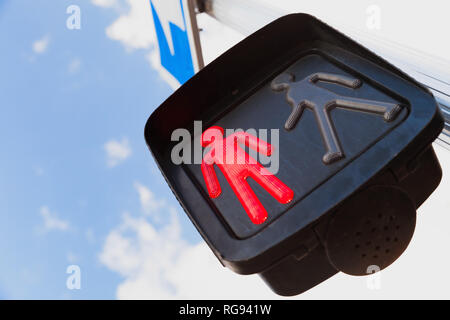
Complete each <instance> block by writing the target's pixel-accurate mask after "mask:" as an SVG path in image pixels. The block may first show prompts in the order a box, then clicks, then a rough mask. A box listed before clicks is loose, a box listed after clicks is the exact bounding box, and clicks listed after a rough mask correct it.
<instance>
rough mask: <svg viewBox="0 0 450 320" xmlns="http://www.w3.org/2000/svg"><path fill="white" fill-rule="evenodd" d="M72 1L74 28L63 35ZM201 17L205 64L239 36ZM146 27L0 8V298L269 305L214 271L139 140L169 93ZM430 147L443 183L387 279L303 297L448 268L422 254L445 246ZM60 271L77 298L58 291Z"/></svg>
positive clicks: (58, 6)
mask: <svg viewBox="0 0 450 320" xmlns="http://www.w3.org/2000/svg"><path fill="white" fill-rule="evenodd" d="M73 4H76V5H78V6H79V7H80V8H81V29H80V30H69V29H68V28H67V27H66V20H67V18H68V17H69V15H68V14H67V13H66V9H67V7H68V6H69V5H73ZM208 19H209V18H208V17H205V16H199V25H200V27H202V28H203V29H204V30H205V31H203V33H202V34H201V37H202V45H203V46H204V47H203V50H204V52H203V53H204V56H205V60H206V62H208V61H211V60H212V59H213V58H214V57H215V56H217V55H218V54H219V53H220V52H222V51H223V50H225V49H226V48H227V47H229V46H230V45H232V44H233V43H235V42H236V41H239V40H240V39H241V38H242V36H241V35H237V34H236V33H233V31H231V30H228V29H226V28H225V27H224V26H222V25H220V24H217V23H215V22H214V21H212V20H208ZM152 28H153V25H152V22H151V13H150V6H149V4H148V1H144V0H67V1H66V0H58V1H55V0H33V1H32V0H0V39H1V43H2V47H1V51H2V54H1V57H2V59H0V70H1V72H0V105H1V109H0V110H2V115H1V117H0V145H1V146H2V150H3V152H2V157H0V299H14V298H39V299H49V298H54V299H90V298H96V299H113V298H122V299H127V298H201V297H203V298H275V297H276V296H275V295H274V294H272V293H271V292H270V290H269V289H268V288H267V287H266V286H265V285H264V284H263V283H262V281H261V280H260V279H258V278H257V277H256V276H247V277H242V276H238V275H235V274H233V273H232V272H231V271H230V270H227V269H225V268H222V266H221V265H220V264H219V262H218V261H217V259H216V258H215V257H214V256H213V254H212V253H211V252H210V250H209V249H208V248H207V246H206V245H205V244H204V243H203V241H202V240H201V238H200V236H199V235H198V233H197V232H196V230H195V228H194V227H193V226H192V224H191V223H190V221H189V220H188V219H187V217H186V216H185V215H184V213H183V212H182V210H181V208H180V207H179V205H178V203H177V202H176V200H175V199H174V197H173V195H172V193H171V191H170V190H169V188H168V187H167V186H166V184H165V182H164V179H163V178H162V176H161V174H160V173H159V171H158V169H157V167H156V165H155V163H154V161H153V159H152V157H151V155H150V152H149V151H148V149H147V147H146V145H145V141H144V136H143V131H144V125H145V122H146V120H147V118H148V116H149V115H150V114H151V112H152V111H153V110H154V109H155V108H156V107H157V106H159V104H160V103H161V102H163V101H164V100H165V99H166V98H167V97H168V96H169V95H170V94H171V93H172V92H173V87H171V86H170V85H169V84H167V82H166V81H165V80H167V75H166V74H165V73H164V72H162V71H161V68H160V67H159V65H158V56H157V51H156V47H155V37H154V31H153V29H152ZM436 148H439V147H436ZM437 151H438V155H439V156H440V157H441V163H443V164H444V165H443V166H444V180H443V183H442V184H441V187H440V189H438V191H437V192H436V193H435V194H434V195H433V196H432V198H430V200H429V201H428V202H427V203H426V204H425V205H424V207H423V209H421V210H422V212H423V211H427V214H426V215H425V216H424V218H421V219H422V221H421V223H420V224H418V229H417V231H416V237H415V238H414V239H413V242H412V243H411V245H410V249H408V250H409V251H407V253H409V254H406V255H405V257H402V258H401V259H399V261H398V263H396V264H395V265H394V266H393V267H390V268H389V269H388V270H387V271H386V272H384V271H383V279H385V280H383V281H384V282H383V283H384V286H383V290H384V291H379V292H374V291H368V289H367V285H366V280H365V279H363V278H349V277H348V276H345V275H338V276H335V277H333V278H332V279H330V280H328V281H327V282H326V284H323V285H320V286H318V287H317V288H314V289H313V290H311V291H309V292H308V293H307V294H306V295H302V298H303V297H305V298H308V297H322V298H324V297H328V298H330V297H331V298H333V297H334V298H336V297H340V298H344V297H369V298H374V297H375V298H377V297H384V298H386V297H396V295H399V294H403V295H405V294H406V295H408V294H411V295H412V296H413V297H416V296H415V295H414V291H411V290H409V289H408V288H409V285H410V280H411V277H413V276H414V272H415V271H414V270H416V269H415V268H410V266H412V265H416V264H417V263H423V262H421V261H422V260H424V259H425V258H423V257H428V258H429V260H431V259H434V261H435V262H436V264H438V265H440V266H441V267H442V269H443V270H446V269H448V268H450V259H447V258H445V257H442V259H441V258H439V259H438V258H436V257H441V255H439V254H437V253H436V252H434V251H433V250H430V249H429V248H434V245H433V244H435V243H445V242H446V241H447V242H448V241H450V240H449V235H448V232H447V230H446V229H445V228H444V227H443V226H446V225H448V223H449V221H448V219H450V218H447V216H445V215H433V214H430V213H433V212H442V211H443V212H445V210H444V209H445V208H448V206H450V203H449V200H447V199H448V197H447V196H446V195H448V186H449V180H448V179H449V178H448V177H447V176H446V175H445V172H447V169H445V168H448V163H450V158H449V153H448V152H445V151H443V150H440V149H437ZM445 165H446V166H445ZM442 186H443V187H442ZM444 188H446V189H444ZM443 208H444V209H443ZM415 239H417V240H415ZM421 257H422V258H423V259H422V258H421ZM436 259H438V260H436ZM69 265H78V266H79V267H80V270H81V289H80V290H69V289H68V288H67V287H66V279H67V277H68V276H69V275H68V274H66V269H67V267H68V266H69ZM405 270H410V272H409V273H405ZM429 276H430V277H439V273H436V275H434V274H433V275H429ZM437 279H438V278H436V281H437ZM428 280H429V278H428V277H420V278H418V279H415V283H416V285H420V288H421V290H420V291H417V292H430V290H429V289H430V288H431V287H430V286H431V285H432V282H431V281H428ZM447 280H448V279H447V278H446V279H444V280H443V279H441V278H439V281H441V282H442V281H447ZM343 287H345V288H347V289H348V290H347V291H346V292H342V288H343ZM218 288H220V290H218ZM405 290H406V291H405Z"/></svg>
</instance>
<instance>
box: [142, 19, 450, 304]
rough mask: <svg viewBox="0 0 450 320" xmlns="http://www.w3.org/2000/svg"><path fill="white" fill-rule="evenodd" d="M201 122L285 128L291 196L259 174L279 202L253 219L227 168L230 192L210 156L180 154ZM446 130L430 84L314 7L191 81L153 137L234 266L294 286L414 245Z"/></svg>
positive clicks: (168, 173)
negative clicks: (196, 159)
mask: <svg viewBox="0 0 450 320" xmlns="http://www.w3.org/2000/svg"><path fill="white" fill-rule="evenodd" d="M302 81H303V83H302ZM314 88H316V89H314ZM317 88H318V89H317ZM325 98H327V99H325ZM194 121H202V123H203V128H204V129H206V128H208V127H211V126H215V125H218V126H221V127H223V128H242V129H244V130H246V129H249V128H256V129H261V128H263V129H273V128H275V129H279V152H280V155H279V157H280V161H279V171H278V173H277V174H276V176H277V177H278V178H279V179H281V181H283V182H285V183H286V184H287V185H288V186H289V187H291V188H292V189H293V191H294V198H293V200H292V201H291V202H289V203H288V204H280V203H278V202H277V201H275V200H274V199H273V198H271V197H270V196H269V195H267V192H265V191H264V189H262V188H261V187H260V186H258V185H257V184H256V183H253V182H249V184H250V185H251V187H252V188H253V190H254V192H255V194H256V195H257V197H258V198H259V199H260V201H261V203H262V204H263V206H264V207H265V208H266V209H267V211H268V213H269V215H268V216H269V217H268V219H267V220H266V221H265V222H264V223H261V224H253V223H251V221H250V220H249V219H248V217H247V216H246V214H245V211H244V210H243V208H242V205H241V204H240V203H239V201H238V200H237V198H236V194H234V193H233V190H231V188H230V187H229V185H228V183H227V180H226V179H225V178H224V177H223V175H221V173H220V171H219V170H218V169H217V168H216V173H217V176H218V181H219V182H220V185H221V186H222V189H223V192H222V194H221V195H220V196H219V197H217V198H214V199H212V198H211V197H210V196H209V195H208V191H207V188H206V186H205V181H204V180H203V177H202V171H201V168H200V165H199V164H181V165H176V164H174V163H173V162H172V161H171V150H172V148H173V146H174V145H175V144H176V142H174V141H171V135H172V132H173V131H174V130H176V129H178V128H185V129H187V130H189V131H190V132H191V133H194V128H193V125H194ZM442 128H443V118H442V116H441V114H440V111H439V108H438V106H437V104H436V102H435V100H434V98H433V96H432V94H431V93H430V92H429V91H428V90H427V89H426V88H424V87H423V86H422V85H421V84H419V83H418V82H416V81H415V80H414V79H412V78H411V77H409V76H407V75H406V74H404V73H403V72H401V71H400V70H398V69H397V68H395V67H394V66H392V65H391V64H389V63H388V62H386V61H385V60H383V59H382V58H380V57H379V56H377V55H375V54H374V53H372V52H370V51H369V50H367V49H365V48H364V47H362V46H361V45H359V44H358V43H356V42H354V41H353V40H351V39H349V38H348V37H346V36H344V35H343V34H341V33H339V32H338V31H336V30H334V29H332V28H331V27H329V26H328V25H326V24H324V23H323V22H321V21H319V20H317V19H316V18H314V17H312V16H309V15H306V14H292V15H288V16H285V17H282V18H280V19H278V20H276V21H274V22H272V23H270V24H269V25H267V26H266V27H264V28H262V29H261V30H259V31H257V32H255V33H254V34H252V35H251V36H250V37H248V38H246V39H245V40H243V41H242V42H240V43H239V44H237V45H236V46H234V47H233V48H231V49H230V50H228V51H227V52H226V53H224V54H223V55H221V56H220V57H219V58H217V59H216V60H215V61H213V62H212V63H210V64H209V65H207V66H206V67H205V68H204V69H203V70H201V71H200V72H199V73H198V74H196V75H195V76H194V77H193V78H192V79H190V80H189V81H188V82H187V83H185V84H184V85H183V86H182V87H181V88H180V89H178V90H177V91H176V92H175V93H174V94H173V95H172V96H170V97H169V98H168V99H167V100H166V101H165V102H164V103H163V104H162V105H161V106H160V107H159V108H158V109H157V110H156V111H154V112H153V114H152V115H151V116H150V118H149V120H148V122H147V124H146V128H145V139H146V142H147V144H148V146H149V148H150V151H151V152H152V154H153V156H154V158H155V160H156V162H157V163H158V166H159V168H160V170H161V172H162V173H163V175H164V177H165V178H166V180H167V182H168V184H169V185H170V187H171V189H172V191H173V192H174V194H175V195H176V197H177V199H178V201H179V202H180V204H181V206H182V207H183V208H184V210H185V211H186V213H187V214H188V216H189V217H190V219H191V221H192V222H193V223H194V225H195V226H196V228H197V229H198V231H199V232H200V233H201V235H202V236H203V238H204V239H205V241H206V242H207V243H208V245H209V246H210V248H211V249H212V251H213V252H214V253H215V255H216V256H217V258H218V259H219V260H220V261H221V262H222V264H223V265H225V266H227V267H229V268H231V269H232V270H234V271H235V272H237V273H241V274H251V273H258V274H260V276H261V277H262V278H263V279H264V281H265V282H266V283H267V284H268V285H269V286H270V287H271V288H272V289H273V290H274V291H275V292H277V293H278V294H281V295H294V294H299V293H301V292H304V291H306V290H308V289H309V288H311V287H313V286H315V285H317V284H318V283H320V282H322V281H323V280H326V279H327V278H329V277H331V276H332V275H334V274H335V273H337V272H339V271H342V272H345V273H348V274H352V275H364V274H367V273H368V272H369V271H368V268H370V267H371V266H376V267H377V268H379V269H383V268H385V267H387V266H388V265H390V264H391V263H392V262H393V261H395V260H396V259H397V258H398V257H399V256H400V255H401V254H402V252H403V251H404V250H405V249H406V247H407V245H408V243H409V241H410V239H411V237H412V234H413V232H414V227H415V217H416V209H417V208H418V207H419V206H420V205H421V204H422V203H423V202H424V201H425V199H427V197H428V196H429V195H430V194H431V193H432V192H433V190H434V189H435V188H436V187H437V186H438V184H439V182H440V179H441V169H440V166H439V163H438V160H437V158H436V156H435V154H434V151H433V148H432V146H431V143H432V142H433V140H434V139H435V138H436V137H437V136H438V134H439V133H440V132H441V130H442ZM199 139H200V137H199V136H198V135H197V136H195V135H194V138H193V140H192V146H193V145H195V144H196V143H199ZM327 155H328V156H327ZM370 270H373V269H370ZM199 280H200V279H199Z"/></svg>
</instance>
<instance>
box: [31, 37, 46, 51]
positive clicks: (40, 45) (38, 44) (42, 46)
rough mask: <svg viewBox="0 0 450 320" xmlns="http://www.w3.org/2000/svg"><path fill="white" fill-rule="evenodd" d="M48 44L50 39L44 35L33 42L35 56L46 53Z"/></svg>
mask: <svg viewBox="0 0 450 320" xmlns="http://www.w3.org/2000/svg"><path fill="white" fill-rule="evenodd" d="M49 43H50V37H49V36H48V35H46V36H44V37H42V38H41V39H38V40H36V41H35V42H33V51H34V52H35V53H37V54H43V53H45V52H46V51H47V48H48V45H49Z"/></svg>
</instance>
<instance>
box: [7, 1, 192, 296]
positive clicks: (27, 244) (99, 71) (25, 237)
mask: <svg viewBox="0 0 450 320" xmlns="http://www.w3.org/2000/svg"><path fill="white" fill-rule="evenodd" d="M74 3H76V4H78V5H79V6H80V8H81V14H82V16H81V17H82V20H81V23H82V24H81V29H80V30H69V29H67V28H66V19H67V18H68V16H69V15H67V14H66V8H67V7H68V6H69V5H70V4H74ZM117 15H118V13H117V11H114V10H105V9H104V8H100V7H97V6H94V5H92V4H91V2H90V1H87V0H86V1H73V0H72V1H61V0H58V1H54V0H41V1H29V0H14V1H8V0H6V1H2V2H1V5H0V39H2V42H3V44H4V45H3V46H2V59H1V60H0V70H2V71H1V73H0V103H1V105H2V108H1V110H3V116H2V117H0V136H1V137H0V141H1V144H2V145H3V147H4V150H5V151H4V153H3V155H4V156H3V157H1V158H0V168H1V169H0V170H1V171H0V172H1V174H0V176H1V179H0V210H1V212H2V214H1V215H0V237H1V238H0V253H1V257H2V258H1V260H2V262H1V263H0V295H1V296H2V297H4V298H5V297H6V298H64V297H68V298H69V297H70V298H114V297H115V288H116V287H117V285H118V283H119V281H120V279H119V277H118V276H117V275H116V274H115V273H114V272H110V271H108V270H107V268H105V266H103V265H102V264H101V263H100V262H99V258H98V254H99V252H100V251H101V250H102V245H103V241H104V238H105V236H106V235H107V234H108V232H109V230H111V229H112V228H113V227H114V226H116V225H118V224H119V223H120V221H121V217H122V213H123V211H126V210H128V211H130V212H140V210H141V209H140V203H139V195H138V193H137V192H136V188H135V187H134V184H135V183H136V182H139V183H141V184H143V185H146V186H147V187H148V188H151V189H152V190H155V191H154V192H155V195H156V196H157V197H158V198H168V199H169V200H170V201H173V198H172V195H171V193H170V191H169V190H168V188H167V187H166V186H165V183H164V182H163V179H162V178H161V176H160V175H159V173H158V172H157V169H156V167H155V165H154V162H153V160H152V158H151V155H150V153H149V152H148V150H147V148H146V145H145V141H144V137H143V129H144V125H145V122H146V120H147V118H148V116H149V115H150V113H151V112H152V111H153V110H154V109H155V107H157V106H158V105H159V104H160V103H161V102H162V101H163V100H164V99H165V98H166V97H167V96H168V95H170V93H171V92H172V89H171V88H170V87H169V86H168V85H167V84H166V83H165V82H163V81H161V79H160V78H159V77H158V74H157V72H156V71H155V70H154V69H152V68H150V66H149V63H148V61H147V59H146V57H145V54H146V53H145V52H143V51H142V50H136V51H134V52H126V50H125V49H124V47H123V46H122V45H121V43H119V42H117V41H112V40H111V39H109V38H108V37H107V36H106V35H105V29H106V27H107V26H108V25H110V24H111V23H112V22H113V21H114V20H115V19H117ZM43 39H44V40H46V39H47V42H48V44H47V46H46V49H45V50H43V52H41V53H37V52H35V51H33V43H35V42H36V41H39V40H43ZM44 42H45V41H44ZM122 139H127V140H128V146H129V149H130V150H131V155H130V156H129V157H127V159H126V160H125V161H123V162H122V163H120V164H117V165H116V166H114V167H110V166H108V163H107V155H106V154H105V149H104V145H105V143H107V142H108V141H112V140H113V141H117V142H119V143H120V142H122V141H123V140H122ZM42 207H47V208H48V210H49V211H50V212H51V215H52V216H54V217H56V218H57V219H60V220H61V221H64V222H67V223H68V224H69V227H68V228H67V230H59V229H58V228H55V229H49V230H44V231H43V230H41V229H42V228H44V221H43V218H42V216H41V214H40V212H41V209H42ZM180 216H181V215H180ZM180 220H181V221H182V224H183V225H184V224H185V223H187V221H186V219H183V217H182V216H181V219H180ZM44 229H45V228H44ZM186 238H187V239H189V240H191V241H196V240H198V237H197V236H196V233H194V232H190V233H189V234H187V235H186ZM69 260H73V261H69ZM72 262H73V263H74V264H78V265H80V267H81V271H82V279H83V280H84V281H82V290H78V291H76V290H72V291H68V290H67V288H66V285H65V281H66V278H67V276H68V275H67V274H66V273H65V270H66V267H67V266H68V265H70V264H72ZM93 279H95V281H92V280H93Z"/></svg>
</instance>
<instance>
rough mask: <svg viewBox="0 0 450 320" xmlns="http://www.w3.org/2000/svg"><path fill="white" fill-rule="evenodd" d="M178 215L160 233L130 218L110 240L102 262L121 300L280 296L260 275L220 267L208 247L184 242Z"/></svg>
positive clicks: (112, 233) (105, 248)
mask: <svg viewBox="0 0 450 320" xmlns="http://www.w3.org/2000/svg"><path fill="white" fill-rule="evenodd" d="M176 214H177V213H175V212H172V213H171V219H170V221H169V222H168V223H167V224H166V225H165V226H163V227H162V228H160V229H158V230H157V229H155V227H154V226H153V225H152V224H150V223H149V222H148V221H147V220H145V219H144V218H143V217H139V218H134V217H131V216H130V215H129V214H125V215H124V216H123V221H122V223H121V224H120V226H118V227H117V228H116V229H114V230H112V231H111V232H110V233H109V235H108V236H107V238H106V241H105V244H104V247H103V251H102V252H101V254H100V261H101V262H102V263H103V264H104V265H105V266H107V267H108V268H109V269H110V270H112V271H115V272H117V273H119V274H120V275H121V276H122V277H123V278H124V280H123V282H122V283H121V284H120V285H119V286H118V288H117V292H116V295H117V298H119V299H198V298H208V299H219V298H222V299H227V298H228V299H240V298H242V299H262V298H276V296H275V295H274V294H273V293H272V292H271V291H270V289H269V288H267V287H266V286H265V285H264V283H263V282H262V280H261V279H259V278H258V277H257V276H240V275H237V274H234V273H233V272H232V271H230V270H228V269H226V268H224V267H222V265H221V264H220V263H219V261H218V260H217V258H216V257H215V256H214V255H213V253H212V252H211V250H210V249H209V248H208V246H207V245H206V244H205V243H200V244H196V245H192V244H188V243H187V242H186V241H185V240H183V238H182V236H181V231H180V225H179V221H178V219H177V217H176Z"/></svg>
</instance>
